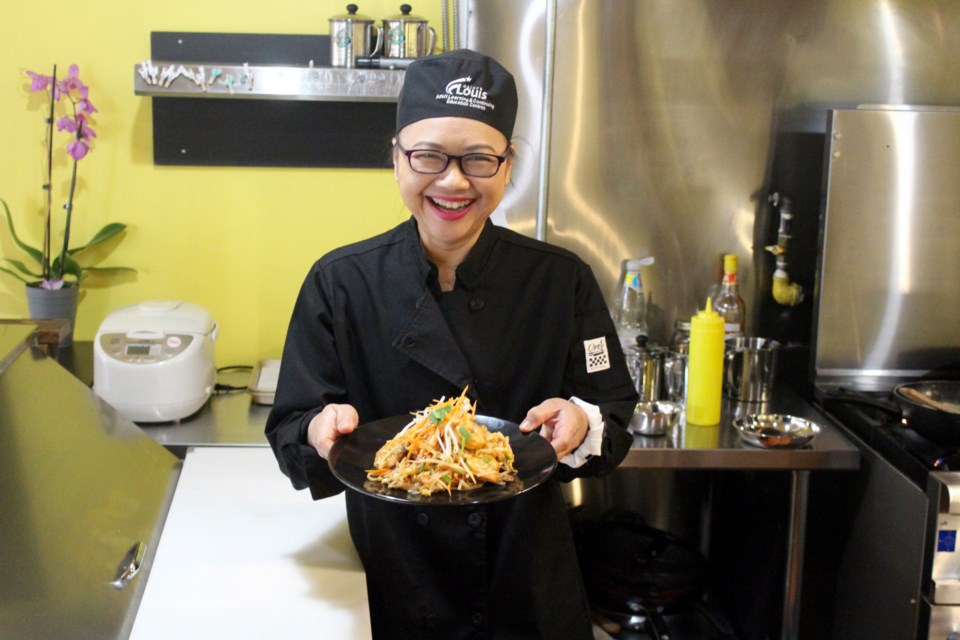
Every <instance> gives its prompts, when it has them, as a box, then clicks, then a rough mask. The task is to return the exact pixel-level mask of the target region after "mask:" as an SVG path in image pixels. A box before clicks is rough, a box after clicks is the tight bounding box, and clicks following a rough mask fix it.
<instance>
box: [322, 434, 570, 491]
mask: <svg viewBox="0 0 960 640" xmlns="http://www.w3.org/2000/svg"><path fill="white" fill-rule="evenodd" d="M476 419H477V422H478V423H480V424H482V425H483V426H485V427H486V428H487V429H489V430H490V431H500V432H502V433H503V434H504V435H505V436H507V439H508V440H510V446H511V448H513V456H514V466H515V467H516V469H517V478H516V480H514V481H513V482H510V483H508V484H505V485H499V484H492V483H487V484H484V485H483V486H481V487H478V488H476V489H474V490H473V491H453V492H451V493H450V494H447V493H446V492H435V493H434V494H432V495H429V496H422V495H419V494H416V493H408V492H407V491H403V490H400V489H388V488H387V487H385V486H383V485H382V484H380V483H379V482H373V481H370V480H367V469H372V468H373V458H374V456H376V454H377V451H379V450H380V447H382V446H383V444H384V443H385V442H386V441H387V440H389V439H390V438H392V437H393V436H395V435H396V434H397V433H398V432H399V431H400V430H401V429H403V427H404V426H406V425H407V423H409V422H410V420H411V416H409V415H403V416H393V417H390V418H384V419H383V420H376V421H375V422H368V423H366V424H362V425H360V426H359V427H357V429H356V430H355V431H354V432H353V433H351V434H349V435H346V436H344V437H343V438H340V439H339V440H337V441H336V442H335V443H334V444H333V447H332V448H331V449H330V455H329V457H328V459H327V461H328V462H329V463H330V469H331V470H333V475H335V476H336V477H337V478H338V479H339V480H340V481H341V482H343V483H344V484H345V485H347V487H349V488H350V489H353V490H354V491H359V492H360V493H363V494H366V495H368V496H371V497H373V498H380V499H381V500H389V501H391V502H400V503H405V504H412V505H470V504H481V503H490V502H498V501H500V500H506V499H508V498H512V497H514V496H516V495H519V494H521V493H523V492H524V491H529V490H530V489H533V488H534V487H536V486H537V485H539V484H542V483H543V482H545V481H546V480H547V478H549V477H550V475H551V474H553V470H554V469H555V468H556V466H557V455H556V452H554V450H553V447H551V446H550V443H548V442H547V441H546V440H544V439H543V438H542V437H541V436H540V434H538V433H529V434H525V433H521V432H520V428H519V427H518V426H517V424H515V423H513V422H507V421H506V420H501V419H499V418H491V417H489V416H477V417H476Z"/></svg>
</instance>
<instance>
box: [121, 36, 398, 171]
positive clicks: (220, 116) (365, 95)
mask: <svg viewBox="0 0 960 640" xmlns="http://www.w3.org/2000/svg"><path fill="white" fill-rule="evenodd" d="M145 65H146V66H147V67H148V69H147V70H146V71H145V72H144V74H141V72H140V70H141V67H143V66H145ZM201 67H203V73H202V77H203V80H202V81H201V80H200V77H201V74H200V68H201ZM164 70H167V75H166V76H165V77H164V76H163V73H164ZM171 73H172V74H174V77H171V75H170V74H171ZM405 73H406V72H405V71H404V70H402V69H341V68H334V67H331V66H330V37H329V36H326V35H296V34H256V33H197V32H185V31H153V32H151V33H150V54H149V58H148V60H147V61H146V62H142V63H140V64H136V65H134V67H133V83H134V92H135V93H136V95H138V96H144V97H145V98H146V99H148V100H149V102H150V105H151V111H152V116H153V117H152V120H153V122H152V126H153V162H154V163H155V164H158V165H186V166H233V167H339V168H371V169H387V168H390V167H391V166H393V163H392V159H391V158H392V156H391V150H392V148H393V145H392V144H391V139H392V136H393V133H394V127H395V123H396V117H397V97H398V96H399V94H400V86H401V84H402V83H403V76H404V74H405ZM144 76H146V77H144ZM161 78H162V79H161Z"/></svg>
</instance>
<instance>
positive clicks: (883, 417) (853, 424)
mask: <svg viewBox="0 0 960 640" xmlns="http://www.w3.org/2000/svg"><path fill="white" fill-rule="evenodd" d="M853 395H859V396H860V397H861V398H862V397H869V398H873V399H876V400H883V401H884V403H886V402H887V401H889V402H890V404H891V406H893V405H894V404H895V403H894V401H893V399H892V396H891V395H890V394H888V393H883V392H875V393H868V394H865V393H863V392H851V400H853V397H852V396H853ZM842 396H843V394H830V395H829V396H827V397H825V398H824V409H825V410H826V411H827V413H829V414H831V415H832V416H833V417H834V418H836V419H837V420H838V421H839V422H840V424H841V425H843V426H844V427H845V428H846V429H849V430H850V431H852V432H853V433H854V434H856V435H857V436H859V437H860V438H861V439H862V440H864V442H866V443H867V444H868V445H870V446H871V447H873V448H874V449H875V450H877V451H878V452H879V453H880V454H881V455H883V456H884V457H885V458H886V459H887V460H889V461H890V462H891V463H892V464H894V466H896V467H897V468H898V469H900V470H901V471H902V472H903V473H904V474H906V475H907V476H908V477H910V478H911V479H912V480H913V481H914V482H916V483H917V484H918V485H919V486H921V487H924V486H926V482H927V476H929V474H930V472H931V471H960V448H957V447H944V446H941V445H938V444H936V443H934V442H932V441H930V440H928V439H927V438H925V437H924V436H922V435H920V434H919V433H917V432H916V431H914V430H913V429H911V428H909V426H907V425H906V424H905V423H904V421H903V420H902V419H901V418H900V417H899V416H895V415H893V413H891V412H887V411H884V410H882V409H879V408H875V407H872V406H868V405H863V404H856V402H855V401H845V400H844V399H843V398H842Z"/></svg>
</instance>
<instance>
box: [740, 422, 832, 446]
mask: <svg viewBox="0 0 960 640" xmlns="http://www.w3.org/2000/svg"><path fill="white" fill-rule="evenodd" d="M733 426H734V427H735V428H736V429H737V431H738V432H739V433H740V437H741V438H742V439H743V441H744V442H746V443H747V444H749V445H753V446H754V447H760V448H763V449H799V448H800V447H805V446H807V445H808V444H810V442H811V441H813V439H814V438H815V437H816V436H817V434H818V433H820V426H819V425H818V424H816V423H814V422H811V421H809V420H806V419H804V418H798V417H796V416H790V415H786V414H778V413H756V414H750V415H748V416H745V417H743V418H737V419H736V420H734V421H733Z"/></svg>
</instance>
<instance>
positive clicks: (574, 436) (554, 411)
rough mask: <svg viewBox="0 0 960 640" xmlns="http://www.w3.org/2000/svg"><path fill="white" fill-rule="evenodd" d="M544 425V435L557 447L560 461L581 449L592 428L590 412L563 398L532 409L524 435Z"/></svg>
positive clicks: (526, 421)
mask: <svg viewBox="0 0 960 640" xmlns="http://www.w3.org/2000/svg"><path fill="white" fill-rule="evenodd" d="M541 425H542V426H543V428H542V429H540V435H541V436H543V437H544V438H546V439H547V442H549V443H550V444H551V446H553V449H554V450H555V451H556V452H557V459H561V458H563V457H564V456H566V455H567V454H569V453H572V452H573V451H574V450H575V449H576V448H577V447H579V446H580V444H581V443H582V442H583V439H584V438H586V437H587V431H588V430H589V426H590V424H589V421H588V420H587V413H586V411H584V410H583V409H581V408H580V407H578V406H577V405H575V404H574V403H572V402H570V401H569V400H564V399H563V398H550V399H548V400H544V401H543V402H541V403H540V404H538V405H537V406H535V407H533V408H532V409H530V411H528V412H527V416H526V417H525V418H524V419H523V422H521V423H520V431H522V432H524V433H527V432H529V431H533V430H534V429H536V428H537V427H539V426H541Z"/></svg>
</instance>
